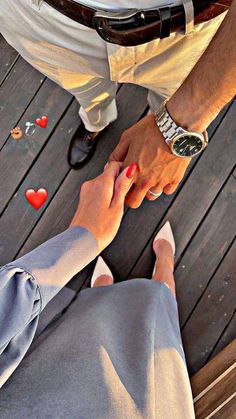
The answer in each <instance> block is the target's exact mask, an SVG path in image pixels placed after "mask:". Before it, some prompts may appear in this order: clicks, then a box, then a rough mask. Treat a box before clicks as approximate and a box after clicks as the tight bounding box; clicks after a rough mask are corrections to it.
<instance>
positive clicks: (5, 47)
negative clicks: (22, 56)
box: [0, 34, 18, 85]
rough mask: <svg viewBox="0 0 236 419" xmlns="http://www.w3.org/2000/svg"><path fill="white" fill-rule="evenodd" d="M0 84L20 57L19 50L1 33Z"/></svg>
mask: <svg viewBox="0 0 236 419" xmlns="http://www.w3.org/2000/svg"><path fill="white" fill-rule="evenodd" d="M0 56H1V60H0V85H1V84H2V81H3V80H4V78H5V77H6V75H7V74H8V72H9V70H10V68H11V66H12V65H13V64H14V62H15V61H16V59H17V57H18V53H17V51H15V50H14V49H13V48H12V47H11V46H10V45H9V44H8V43H7V42H6V41H5V39H4V38H3V36H2V35H1V34H0Z"/></svg>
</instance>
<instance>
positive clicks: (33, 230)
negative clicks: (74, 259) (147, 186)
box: [0, 39, 236, 374]
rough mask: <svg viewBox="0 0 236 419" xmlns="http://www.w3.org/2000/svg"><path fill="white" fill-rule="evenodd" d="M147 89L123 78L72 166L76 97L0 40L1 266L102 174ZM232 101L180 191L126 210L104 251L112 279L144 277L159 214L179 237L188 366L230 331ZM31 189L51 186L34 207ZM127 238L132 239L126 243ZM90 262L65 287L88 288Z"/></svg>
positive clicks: (233, 277)
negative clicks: (108, 114)
mask: <svg viewBox="0 0 236 419" xmlns="http://www.w3.org/2000/svg"><path fill="white" fill-rule="evenodd" d="M146 96H147V92H146V90H144V89H142V88H139V87H137V86H135V85H123V86H121V88H120V90H119V92H118V95H117V103H118V109H119V119H118V120H117V121H116V122H115V123H113V124H112V125H111V126H110V127H109V128H108V129H107V130H106V131H105V133H104V135H103V136H102V138H101V140H100V141H99V144H98V148H97V152H96V154H95V156H94V158H93V159H92V160H91V161H90V162H89V163H88V164H87V165H86V166H85V167H84V168H83V169H82V170H80V171H77V172H76V171H73V170H70V169H69V167H68V164H67V161H66V153H67V149H68V145H69V142H70V139H71V138H72V136H73V133H74V132H75V130H76V129H77V127H78V125H79V123H80V121H79V119H78V115H77V112H78V108H79V106H78V103H77V102H76V101H75V100H74V98H73V97H72V96H71V95H70V94H69V93H68V92H66V91H64V90H62V89H61V88H60V87H58V86H57V85H55V84H54V83H52V82H51V81H50V80H48V79H45V77H44V76H43V75H42V74H40V73H38V72H37V71H36V70H34V69H33V68H32V67H31V66H30V65H29V64H27V63H26V62H25V61H24V60H23V59H22V58H21V57H19V56H18V55H17V53H16V52H15V51H14V50H13V49H12V48H11V47H10V46H8V45H7V44H6V43H5V41H4V40H3V39H0V150H1V151H0V179H1V185H0V214H1V218H0V231H1V236H0V264H1V265H3V264H5V263H6V262H9V261H10V260H12V259H14V258H16V257H18V256H20V255H23V254H24V253H26V252H28V251H29V250H31V249H33V248H34V247H35V246H37V245H39V244H40V243H42V242H43V241H45V240H47V239H48V238H50V237H52V236H54V235H55V234H57V233H59V232H61V231H63V230H64V229H65V228H66V227H67V226H68V224H69V221H70V220H71V218H72V215H73V213H74V211H75V208H76V206H77V203H78V197H79V191H80V186H81V184H82V183H83V181H84V180H85V179H90V178H93V177H94V176H96V175H97V174H99V173H100V172H101V170H102V168H103V167H104V165H105V163H106V161H107V158H108V156H109V154H110V153H111V151H112V150H113V148H114V147H115V145H116V144H117V142H118V140H119V137H120V135H121V133H122V132H123V131H124V130H125V129H126V128H128V127H130V126H131V125H132V124H133V123H135V122H136V121H137V120H138V119H140V117H141V116H142V115H143V114H144V113H145V112H147V101H146ZM40 115H48V117H49V123H48V126H47V128H46V129H40V128H37V130H36V132H35V134H34V135H33V136H30V137H26V136H24V139H21V140H20V141H14V140H13V139H12V138H11V136H10V130H11V129H12V128H13V127H15V126H17V125H19V126H20V127H22V129H24V128H25V122H26V121H34V120H35V118H36V117H38V116H40ZM235 116H236V102H232V103H231V104H230V106H228V107H227V108H226V109H224V110H223V111H222V112H221V114H220V115H219V117H218V118H217V120H215V121H214V122H213V123H212V125H211V127H210V129H209V133H210V145H209V147H208V148H207V149H206V150H205V152H204V153H203V154H202V155H201V156H200V157H199V158H197V159H195V160H194V161H193V162H192V165H191V167H190V168H189V170H188V173H187V175H186V177H185V181H184V182H183V183H182V184H181V186H180V187H179V189H178V191H177V192H176V193H175V194H174V195H172V196H169V197H168V196H165V195H163V196H162V197H161V198H160V199H158V200H157V201H156V202H155V203H153V202H152V203H150V202H148V201H146V202H144V204H143V205H142V207H141V208H139V209H137V210H127V211H126V213H125V217H124V220H123V223H122V226H121V229H120V232H119V234H118V236H117V237H116V239H115V240H114V242H113V243H112V244H111V245H110V246H109V248H107V249H106V250H105V251H104V252H103V256H104V258H105V260H106V261H107V262H108V264H109V265H110V267H111V268H112V270H113V272H114V274H115V277H116V280H125V279H127V278H130V277H132V278H134V277H150V273H151V271H152V267H153V261H154V258H153V253H152V250H151V243H152V239H153V236H154V234H155V233H156V231H158V229H159V228H160V226H161V225H162V224H163V222H164V221H165V220H170V221H171V223H172V225H173V229H174V233H175V237H176V242H177V255H176V282H177V291H178V303H179V313H180V322H181V327H182V335H183V341H184V347H185V351H186V356H187V361H188V366H189V371H190V373H191V374H192V373H194V372H196V371H197V370H199V368H200V367H202V366H203V365H204V364H206V362H207V361H208V360H209V359H210V358H211V357H212V356H213V355H214V354H216V353H217V352H218V351H219V350H220V349H222V348H223V347H224V346H225V345H226V344H227V343H228V342H230V341H231V340H232V339H233V338H235V337H236V311H235V309H236V263H235V261H236V241H235V232H236V211H235V207H236V170H235V163H236V141H235V133H236V117H235ZM29 187H33V188H36V189H37V188H39V187H44V188H47V189H48V193H49V197H48V200H47V202H46V204H45V205H44V206H43V207H42V208H41V209H40V210H39V211H35V210H34V209H33V208H31V207H30V206H29V205H28V204H27V202H26V200H25V197H24V193H25V190H26V189H27V188H29ZM131 243H132V246H131ZM92 269H93V264H91V265H90V266H88V267H87V268H86V269H85V270H84V271H83V272H82V273H81V274H80V275H78V277H76V278H74V279H73V280H72V281H71V283H70V284H69V286H71V287H73V288H74V289H77V290H80V289H81V287H84V286H87V285H88V283H89V277H90V274H91V271H92Z"/></svg>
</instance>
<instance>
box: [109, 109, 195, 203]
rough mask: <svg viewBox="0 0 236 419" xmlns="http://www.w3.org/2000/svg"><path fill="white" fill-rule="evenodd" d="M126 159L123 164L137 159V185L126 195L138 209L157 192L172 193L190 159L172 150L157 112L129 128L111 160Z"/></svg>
mask: <svg viewBox="0 0 236 419" xmlns="http://www.w3.org/2000/svg"><path fill="white" fill-rule="evenodd" d="M112 160H114V161H123V162H124V163H123V167H127V166H129V165H130V164H131V163H132V162H133V161H135V162H136V163H137V165H138V167H139V174H138V175H137V177H136V180H135V186H134V187H133V189H132V190H131V191H130V192H129V194H128V195H127V197H126V201H125V203H126V204H127V205H128V206H130V207H131V208H137V207H139V205H140V204H141V203H142V201H143V199H144V198H145V196H146V197H147V198H148V199H149V200H154V199H155V197H154V196H153V195H151V194H150V193H149V189H151V190H152V192H155V193H161V192H164V193H166V194H172V193H173V192H174V191H175V189H176V188H177V187H178V185H179V183H180V182H181V180H182V178H183V176H184V173H185V171H186V168H187V166H188V165H189V163H190V161H191V159H190V158H180V157H177V156H175V155H174V154H172V153H171V151H170V149H169V147H168V146H167V145H166V143H165V140H164V138H163V135H162V134H161V132H160V130H159V128H158V126H157V125H156V122H155V118H154V115H153V114H151V115H147V116H146V117H144V118H143V119H142V120H141V121H139V122H138V123H137V124H135V125H134V126H132V127H131V128H129V129H128V130H126V131H125V132H124V133H123V134H122V136H121V139H120V142H119V144H118V145H117V147H116V148H115V150H114V151H113V153H112V154H111V156H110V158H109V161H112Z"/></svg>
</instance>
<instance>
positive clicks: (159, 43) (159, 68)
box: [133, 13, 225, 111]
mask: <svg viewBox="0 0 236 419" xmlns="http://www.w3.org/2000/svg"><path fill="white" fill-rule="evenodd" d="M224 16H225V14H224V13H223V14H222V15H219V16H217V17H216V18H214V19H212V20H210V21H208V22H205V23H201V24H199V25H197V26H196V27H195V31H194V32H193V33H192V34H190V35H184V34H181V33H173V34H171V36H170V37H169V38H165V39H162V40H155V41H152V42H150V43H148V44H146V45H140V46H138V47H136V50H135V57H136V58H135V61H136V68H135V70H134V73H133V82H134V83H136V84H138V85H141V86H144V87H146V88H147V89H149V94H148V102H149V105H150V108H151V110H152V111H155V110H156V109H157V108H158V107H159V105H160V104H161V103H162V102H163V101H164V100H165V99H168V98H169V97H170V96H172V94H173V93H174V92H175V91H176V90H177V89H178V87H179V86H180V85H181V84H182V82H183V81H184V79H185V78H186V77H187V76H188V74H189V73H190V71H191V70H192V68H193V67H194V65H195V64H196V63H197V61H198V60H199V58H200V57H201V55H202V54H203V52H204V51H205V49H206V48H207V46H208V45H209V43H210V41H211V39H212V38H213V36H214V35H215V33H216V31H217V30H218V28H219V26H220V24H221V22H222V20H223V19H224Z"/></svg>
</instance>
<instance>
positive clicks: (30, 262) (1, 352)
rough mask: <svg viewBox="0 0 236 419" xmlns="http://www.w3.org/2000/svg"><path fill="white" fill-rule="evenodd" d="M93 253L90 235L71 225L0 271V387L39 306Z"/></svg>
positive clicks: (27, 340) (29, 335) (26, 342)
mask: <svg viewBox="0 0 236 419" xmlns="http://www.w3.org/2000/svg"><path fill="white" fill-rule="evenodd" d="M97 255H98V245H97V243H96V240H95V238H94V237H93V235H92V234H91V233H89V232H88V231H87V230H85V229H83V228H80V227H73V228H69V229H68V230H66V231H65V232H63V233H61V234H59V235H58V236H56V237H54V238H53V239H51V240H49V241H47V242H45V243H44V244H42V245H41V246H39V247H38V248H37V249H35V250H33V251H32V252H30V253H28V254H27V255H25V256H23V257H21V258H20V259H18V260H15V261H14V262H12V263H9V264H7V265H6V266H4V267H3V268H2V269H1V270H0V387H1V386H2V385H3V384H4V383H5V381H6V380H7V379H8V378H9V376H10V375H11V374H12V373H13V371H14V370H15V369H16V367H17V366H18V365H19V363H20V362H21V360H22V359H23V357H24V355H25V353H26V352H27V350H28V348H29V346H30V345H31V343H32V340H33V338H34V335H35V332H36V329H37V325H38V316H39V314H40V312H41V311H42V309H43V308H44V307H45V306H46V304H47V303H48V302H49V301H50V300H51V299H52V298H53V297H54V296H55V295H56V294H57V293H58V292H59V291H60V289H61V288H62V287H63V286H64V285H66V283H67V282H68V281H69V280H70V279H71V278H72V277H73V276H74V275H75V274H76V273H77V272H79V271H80V270H81V269H83V268H84V266H86V265H87V264H88V263H89V262H91V260H93V259H94V258H95V257H96V256H97Z"/></svg>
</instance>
